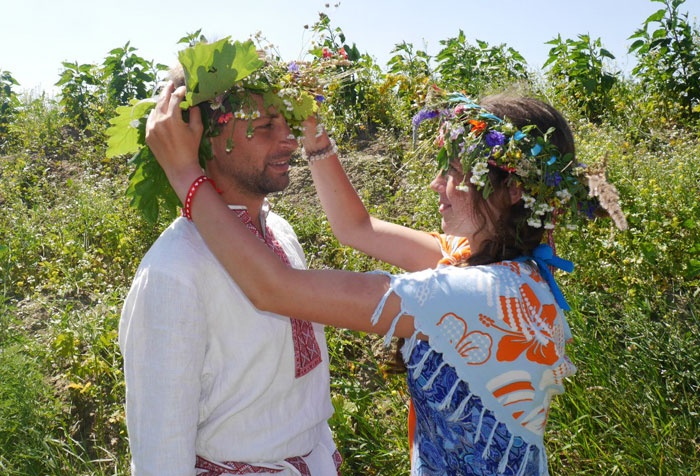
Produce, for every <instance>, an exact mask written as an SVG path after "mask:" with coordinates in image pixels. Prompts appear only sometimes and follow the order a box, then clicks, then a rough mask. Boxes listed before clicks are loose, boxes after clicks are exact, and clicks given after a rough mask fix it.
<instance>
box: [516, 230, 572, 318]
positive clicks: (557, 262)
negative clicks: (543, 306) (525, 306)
mask: <svg viewBox="0 0 700 476" xmlns="http://www.w3.org/2000/svg"><path fill="white" fill-rule="evenodd" d="M528 260H533V261H534V262H535V263H537V268H538V269H539V270H540V274H541V275H542V277H543V278H544V279H545V280H546V281H547V284H549V288H550V289H551V290H552V294H553V295H554V299H555V300H556V301H557V304H559V307H560V308H562V309H563V310H565V311H570V310H571V307H570V306H569V304H568V303H567V302H566V299H565V298H564V295H563V294H562V293H561V290H560V289H559V286H558V285H557V282H556V281H555V280H554V276H553V275H552V273H551V271H549V267H548V266H554V267H555V268H558V269H561V270H562V271H566V272H567V273H570V272H572V271H573V270H574V263H572V262H571V261H569V260H566V259H564V258H560V257H558V256H554V251H553V250H552V247H551V246H549V245H547V244H545V243H542V244H541V245H539V246H538V247H537V248H535V250H534V251H533V252H532V256H520V257H519V258H516V259H515V261H520V262H523V261H528Z"/></svg>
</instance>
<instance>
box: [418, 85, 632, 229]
mask: <svg viewBox="0 0 700 476" xmlns="http://www.w3.org/2000/svg"><path fill="white" fill-rule="evenodd" d="M435 90H436V91H438V93H439V95H440V100H439V101H438V103H437V104H434V105H432V106H430V107H428V108H426V109H423V110H421V111H420V112H419V113H418V114H416V115H415V116H414V118H413V128H414V138H415V135H416V131H417V129H418V126H420V124H421V122H423V121H424V120H426V119H434V118H439V125H438V128H437V135H436V137H435V138H434V144H435V145H436V146H437V147H438V148H439V151H438V153H437V163H438V167H439V168H440V169H441V170H442V171H447V169H448V168H449V166H450V163H451V162H452V161H455V160H458V161H459V162H460V163H461V164H462V168H463V170H464V171H465V174H464V181H463V182H462V184H460V185H459V186H458V187H457V188H458V189H460V190H463V191H467V190H468V185H467V184H466V180H469V181H470V182H471V183H472V184H473V185H474V186H475V187H476V189H477V190H480V191H481V192H482V194H483V197H484V199H487V198H488V197H489V195H490V194H491V192H493V185H492V184H491V182H490V180H489V175H488V166H489V165H492V166H495V167H498V168H500V169H501V170H504V171H506V172H508V173H510V174H511V175H512V177H513V180H514V183H516V184H518V185H520V187H521V188H522V190H523V195H522V199H523V202H524V203H523V204H524V206H525V208H527V209H530V214H529V216H528V218H527V224H528V225H529V226H531V227H534V228H542V227H543V228H544V229H547V230H551V229H553V228H554V226H555V223H567V222H568V223H567V227H568V228H575V222H576V221H578V218H579V217H580V216H586V217H588V218H593V216H594V213H595V212H596V210H597V209H599V208H600V207H602V208H603V209H604V210H605V211H606V212H607V213H608V214H610V216H611V217H612V218H613V220H614V221H615V224H616V225H617V226H618V228H620V229H625V228H626V227H627V224H626V221H625V217H624V215H623V213H622V211H621V210H620V207H619V204H618V194H617V190H616V189H615V187H614V186H613V185H611V184H609V183H608V182H607V181H606V180H605V171H604V168H602V169H601V168H595V169H594V168H588V167H586V165H584V164H583V163H581V162H578V161H576V160H575V158H574V156H573V154H571V153H568V154H565V155H562V154H561V153H560V152H559V150H558V149H557V147H556V146H555V145H554V144H553V143H552V142H550V138H551V135H552V134H553V133H554V131H555V129H554V128H550V129H549V130H547V131H545V132H544V133H542V132H541V131H540V134H539V135H535V134H533V129H535V128H536V126H535V125H527V126H525V127H523V128H521V129H518V128H517V127H515V126H514V125H513V124H512V123H511V122H510V121H508V119H507V118H500V117H497V116H495V115H493V114H491V113H489V112H488V111H487V110H485V109H484V108H483V107H481V106H479V105H478V104H475V103H474V102H472V100H471V99H469V98H468V97H466V96H464V95H463V94H458V93H452V94H445V93H443V92H442V91H441V90H438V89H437V88H435ZM468 172H471V173H468ZM592 185H593V186H592ZM572 222H573V223H572Z"/></svg>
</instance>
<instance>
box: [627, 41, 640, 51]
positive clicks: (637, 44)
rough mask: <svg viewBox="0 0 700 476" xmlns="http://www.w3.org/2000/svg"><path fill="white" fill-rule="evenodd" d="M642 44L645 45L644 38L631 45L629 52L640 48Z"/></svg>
mask: <svg viewBox="0 0 700 476" xmlns="http://www.w3.org/2000/svg"><path fill="white" fill-rule="evenodd" d="M642 45H644V40H637V41H635V42H634V43H632V45H630V47H629V50H627V52H628V53H632V52H633V51H634V50H636V49H638V48H640V47H641V46H642Z"/></svg>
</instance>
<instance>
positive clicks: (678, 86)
mask: <svg viewBox="0 0 700 476" xmlns="http://www.w3.org/2000/svg"><path fill="white" fill-rule="evenodd" d="M652 1H653V2H658V3H663V5H664V8H662V9H660V10H658V11H656V12H655V13H653V14H652V15H650V16H649V18H647V19H646V20H645V21H644V25H643V26H642V28H640V29H639V30H637V31H636V32H635V33H634V34H633V35H632V36H630V38H629V39H636V40H635V41H634V43H632V45H631V46H630V48H629V52H630V53H634V54H635V55H636V56H637V61H638V63H637V65H636V66H635V67H634V69H633V70H632V72H633V74H634V75H636V76H637V77H638V78H639V80H640V82H641V83H642V85H643V86H644V87H645V88H647V89H648V90H649V91H651V92H652V93H653V94H654V95H655V96H656V98H657V102H659V105H660V109H661V111H662V113H663V115H664V116H665V117H667V118H668V117H673V116H675V115H676V111H675V109H676V108H677V109H678V111H677V113H678V114H679V115H680V116H681V117H683V118H685V119H697V118H698V117H700V32H699V31H698V29H697V27H696V26H694V25H692V24H691V23H689V21H688V14H687V13H685V14H681V13H680V12H679V11H678V7H680V6H681V5H682V4H683V3H685V0H652ZM650 27H651V28H656V29H655V30H654V31H653V32H649V29H650Z"/></svg>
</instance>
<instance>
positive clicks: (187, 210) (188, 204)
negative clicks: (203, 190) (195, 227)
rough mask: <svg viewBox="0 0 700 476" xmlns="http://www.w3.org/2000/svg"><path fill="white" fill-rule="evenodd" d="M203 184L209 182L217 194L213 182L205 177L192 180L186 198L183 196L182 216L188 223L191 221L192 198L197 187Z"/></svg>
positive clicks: (201, 176)
mask: <svg viewBox="0 0 700 476" xmlns="http://www.w3.org/2000/svg"><path fill="white" fill-rule="evenodd" d="M204 182H211V185H212V187H214V189H216V191H217V192H218V191H219V190H218V189H217V188H216V184H215V183H214V181H213V180H212V179H210V178H209V177H207V176H206V175H200V176H199V177H197V178H196V179H194V182H192V185H191V186H190V189H189V190H188V191H187V196H185V203H184V206H183V208H182V216H183V217H185V218H187V219H188V220H190V221H192V199H193V198H194V194H195V192H196V191H197V189H198V188H199V186H200V185H202V184H203V183H204Z"/></svg>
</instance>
